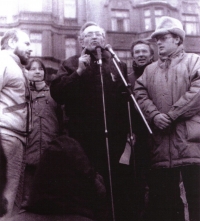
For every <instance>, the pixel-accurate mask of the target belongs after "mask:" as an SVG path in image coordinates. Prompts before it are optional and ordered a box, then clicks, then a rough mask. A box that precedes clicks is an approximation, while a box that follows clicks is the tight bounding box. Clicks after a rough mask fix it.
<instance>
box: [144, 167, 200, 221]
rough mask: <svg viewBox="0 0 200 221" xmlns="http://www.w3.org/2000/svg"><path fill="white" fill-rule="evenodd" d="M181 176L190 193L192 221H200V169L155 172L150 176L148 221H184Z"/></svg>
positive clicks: (155, 170)
mask: <svg viewBox="0 0 200 221" xmlns="http://www.w3.org/2000/svg"><path fill="white" fill-rule="evenodd" d="M180 174H181V175H182V179H183V184H184V187H185V191H186V198H187V202H188V208H189V216H190V221H199V220H200V166H185V167H179V168H172V169H152V170H151V171H150V173H149V207H148V210H147V213H146V215H145V218H144V220H146V221H184V220H185V218H184V204H183V202H182V199H181V197H180V187H179V183H180Z"/></svg>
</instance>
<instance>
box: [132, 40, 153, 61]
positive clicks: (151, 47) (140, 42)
mask: <svg viewBox="0 0 200 221" xmlns="http://www.w3.org/2000/svg"><path fill="white" fill-rule="evenodd" d="M138 44H145V45H148V46H149V49H150V53H151V55H154V49H153V46H152V44H151V43H150V42H149V41H147V40H137V41H134V42H133V43H132V45H131V55H132V57H133V48H134V47H135V46H136V45H138Z"/></svg>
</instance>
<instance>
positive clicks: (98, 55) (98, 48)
mask: <svg viewBox="0 0 200 221" xmlns="http://www.w3.org/2000/svg"><path fill="white" fill-rule="evenodd" d="M95 50H96V52H97V57H98V60H99V62H98V64H99V65H102V55H101V46H99V45H98V46H96V48H95Z"/></svg>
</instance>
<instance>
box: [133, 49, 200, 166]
mask: <svg viewBox="0 0 200 221" xmlns="http://www.w3.org/2000/svg"><path fill="white" fill-rule="evenodd" d="M134 91H135V96H136V99H137V101H138V103H139V105H140V107H141V109H142V111H143V113H144V114H145V117H146V119H147V120H148V122H149V123H150V125H151V127H152V130H153V136H152V149H151V160H152V166H153V167H165V168H172V167H177V166H184V165H190V164H200V57H199V56H198V55H196V54H190V53H185V52H184V51H183V49H182V46H179V48H178V49H177V51H175V52H174V53H173V54H172V55H171V56H170V57H169V58H167V59H165V60H161V59H159V60H158V61H157V62H155V63H153V64H151V65H149V66H147V68H146V69H145V71H144V74H143V75H142V76H141V77H140V78H139V79H138V80H137V81H136V85H135V90H134ZM159 113H165V114H168V116H169V117H170V118H171V120H172V124H171V126H170V127H169V128H167V129H165V130H160V129H158V128H157V127H156V126H155V125H154V124H153V118H154V117H155V116H156V115H157V114H159Z"/></svg>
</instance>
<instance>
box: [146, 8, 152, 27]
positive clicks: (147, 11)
mask: <svg viewBox="0 0 200 221" xmlns="http://www.w3.org/2000/svg"><path fill="white" fill-rule="evenodd" d="M144 29H145V30H146V31H148V30H152V23H151V11H150V9H145V10H144Z"/></svg>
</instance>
